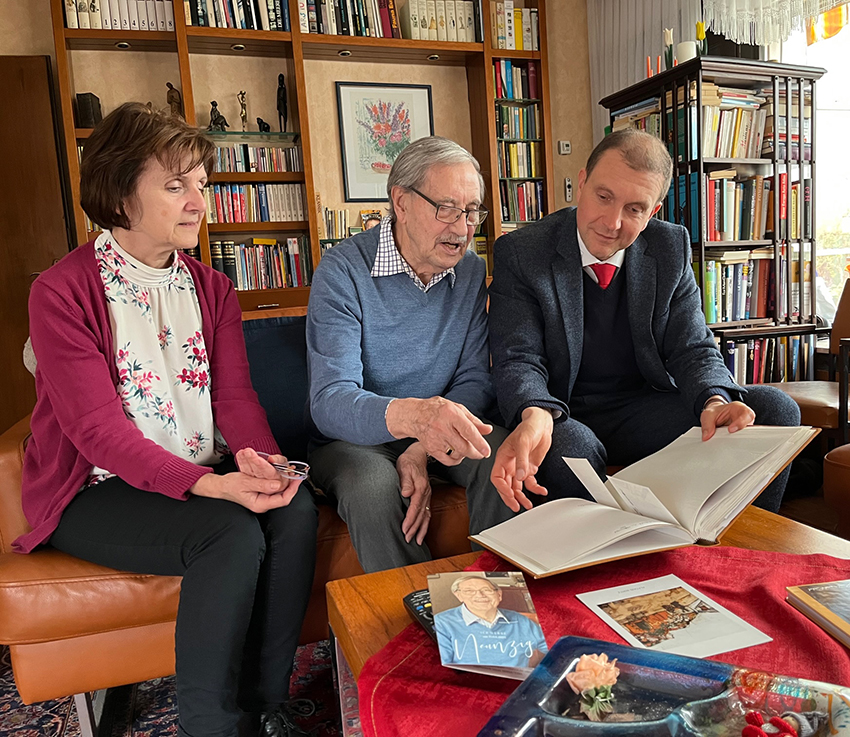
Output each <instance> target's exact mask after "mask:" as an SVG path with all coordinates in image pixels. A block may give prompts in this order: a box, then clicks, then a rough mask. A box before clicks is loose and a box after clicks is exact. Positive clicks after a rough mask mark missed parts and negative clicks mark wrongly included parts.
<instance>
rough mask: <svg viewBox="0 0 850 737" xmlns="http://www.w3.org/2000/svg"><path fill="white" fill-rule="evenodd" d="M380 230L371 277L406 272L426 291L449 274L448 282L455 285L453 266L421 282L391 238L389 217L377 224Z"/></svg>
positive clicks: (391, 231)
mask: <svg viewBox="0 0 850 737" xmlns="http://www.w3.org/2000/svg"><path fill="white" fill-rule="evenodd" d="M378 227H379V228H380V229H381V230H380V233H379V234H378V251H377V253H376V254H375V265H374V266H373V267H372V271H371V275H372V277H373V278H374V277H379V276H395V275H396V274H402V273H404V274H407V275H408V276H409V277H410V278H411V279H413V283H414V284H415V285H416V286H417V287H419V289H421V290H422V291H423V292H427V291H428V290H429V289H430V288H431V287H433V286H434V285H435V284H438V283H439V282H440V281H441V280H442V279H443V278H444V277H446V276H451V279H450V280H449V284H450V285H451V286H452V287H454V285H455V270H454V268H451V269H446V270H445V271H442V272H440V273H439V274H434V276H432V277H431V281H429V282H428V283H427V284H423V283H422V280H421V279H420V278H419V277H418V276H417V275H416V272H415V271H414V270H413V269H411V268H410V264H408V263H407V261H405V260H404V258H402V255H401V253H400V252H399V250H398V248H396V245H395V238H393V226H392V223H391V222H390V219H389V218H388V217H387V218H384V219H383V220H381V224H380V225H379V226H378Z"/></svg>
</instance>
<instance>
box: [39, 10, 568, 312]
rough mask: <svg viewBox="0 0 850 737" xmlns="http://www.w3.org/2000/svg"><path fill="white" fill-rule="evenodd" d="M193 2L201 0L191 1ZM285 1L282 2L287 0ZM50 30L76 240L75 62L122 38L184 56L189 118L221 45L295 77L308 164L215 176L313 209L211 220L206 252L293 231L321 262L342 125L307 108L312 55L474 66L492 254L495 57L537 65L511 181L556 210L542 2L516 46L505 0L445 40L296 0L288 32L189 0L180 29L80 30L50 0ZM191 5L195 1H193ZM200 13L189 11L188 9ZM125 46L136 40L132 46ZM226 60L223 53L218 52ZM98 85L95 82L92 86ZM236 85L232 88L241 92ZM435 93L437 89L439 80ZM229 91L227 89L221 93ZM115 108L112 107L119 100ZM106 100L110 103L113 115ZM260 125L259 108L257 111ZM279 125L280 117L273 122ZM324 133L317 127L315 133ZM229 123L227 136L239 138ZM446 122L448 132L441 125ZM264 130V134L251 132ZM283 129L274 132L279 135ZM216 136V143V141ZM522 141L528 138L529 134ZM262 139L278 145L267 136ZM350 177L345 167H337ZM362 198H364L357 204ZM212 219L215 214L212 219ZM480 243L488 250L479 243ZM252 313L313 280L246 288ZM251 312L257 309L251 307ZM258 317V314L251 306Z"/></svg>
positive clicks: (81, 230)
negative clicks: (328, 178) (323, 166)
mask: <svg viewBox="0 0 850 737" xmlns="http://www.w3.org/2000/svg"><path fill="white" fill-rule="evenodd" d="M193 1H194V0H193ZM286 2H287V0H284V4H286ZM50 4H51V13H52V23H53V35H54V42H55V47H56V72H57V81H58V90H59V98H60V107H61V118H62V123H63V130H62V133H63V142H64V149H65V151H64V153H65V160H66V161H65V164H66V171H67V174H68V179H69V190H70V195H71V201H72V203H73V215H74V218H73V220H74V222H73V228H72V229H73V232H74V236H75V242H74V243H72V245H73V246H76V245H77V244H81V243H85V242H86V241H88V240H90V239H91V237H92V236H93V232H92V231H90V230H88V228H87V226H86V217H85V214H84V213H83V212H82V210H81V208H80V206H79V194H80V193H79V175H80V173H79V159H78V146H79V145H82V144H83V143H84V142H85V139H86V138H87V137H88V135H89V134H90V133H91V131H90V130H89V129H83V128H77V127H76V125H75V118H74V112H73V107H72V100H73V99H74V94H75V92H77V91H80V92H82V91H89V90H77V89H75V87H74V76H73V69H72V53H71V52H73V51H78V50H79V51H87V52H91V51H104V52H115V51H116V49H120V48H125V50H126V51H128V52H133V53H135V52H140V53H148V52H158V53H159V54H166V55H170V58H171V57H173V59H174V60H176V68H177V69H178V70H179V80H177V79H173V80H171V81H172V82H174V83H175V86H177V87H178V88H179V89H180V91H181V93H182V96H183V108H184V110H185V114H186V120H187V121H188V122H189V123H190V124H192V125H199V126H205V125H206V118H201V119H200V120H199V119H198V118H199V117H200V115H199V108H198V107H196V103H195V100H196V95H197V96H198V98H199V99H201V100H206V99H207V97H206V96H205V94H204V93H205V92H206V93H209V92H210V90H207V89H202V86H201V82H200V81H199V79H198V75H199V72H198V67H200V66H202V65H203V64H204V63H206V64H209V63H210V62H204V61H203V59H202V57H204V56H209V55H215V56H217V57H231V58H232V59H233V61H230V62H229V61H228V59H227V58H222V59H221V60H220V61H221V63H224V64H227V63H231V64H237V63H239V62H237V61H236V58H237V57H238V58H246V57H262V58H264V59H268V60H276V62H279V63H281V64H285V65H286V67H285V68H286V72H287V73H286V83H287V89H288V97H289V109H290V115H289V126H290V129H292V128H294V135H293V134H290V136H289V137H288V138H287V139H286V141H281V142H280V143H281V145H286V146H296V147H297V148H298V150H299V152H300V156H299V158H300V164H301V167H300V168H301V170H300V171H280V172H266V171H264V172H258V171H228V172H217V173H216V174H215V176H214V177H213V178H212V181H213V182H215V183H218V184H223V185H230V186H232V187H233V186H242V187H246V186H247V185H251V186H256V185H259V184H296V185H299V186H300V187H301V190H302V196H303V205H304V215H305V219H298V220H286V221H272V222H218V223H209V222H207V221H206V220H205V222H204V225H203V227H202V228H201V232H200V237H199V245H200V257H201V259H202V260H203V261H204V262H205V263H207V264H212V256H211V252H210V241H211V240H213V241H216V242H221V241H237V242H238V241H240V240H246V239H248V238H250V237H252V236H258V237H265V238H269V237H274V236H277V237H279V239H280V240H281V241H283V240H284V239H286V238H290V237H302V238H303V239H304V242H305V243H306V244H308V247H309V249H310V254H309V255H310V257H311V260H312V263H313V264H317V263H318V261H319V259H320V258H321V255H322V250H323V246H324V247H327V246H328V244H327V243H324V242H323V241H322V240H320V233H323V232H324V227H323V223H321V220H322V213H321V211H320V208H317V206H316V203H317V197H316V195H317V191H316V183H315V180H316V176H315V171H314V159H315V155H314V147H315V146H321V145H322V138H323V137H326V136H328V135H334V134H333V131H332V130H330V129H329V128H328V125H327V121H326V120H318V119H317V120H311V119H310V115H309V109H308V107H309V106H308V95H309V94H310V92H309V91H308V86H307V83H306V76H305V61H306V62H308V63H309V62H311V61H313V60H321V61H332V62H334V63H335V64H337V65H338V66H339V71H338V72H337V73H336V76H337V78H338V79H345V78H346V71H345V70H346V67H345V64H346V63H347V62H349V61H354V62H364V61H366V62H374V63H378V64H387V65H394V68H398V70H399V72H401V73H402V74H403V68H404V66H405V65H408V64H419V65H429V64H434V65H442V66H448V67H462V68H464V70H465V75H466V82H467V90H468V105H469V119H470V133H471V147H470V149H471V152H472V154H473V155H474V156H475V157H476V158H477V159H478V161H479V162H480V164H481V169H482V175H483V176H484V180H485V184H486V188H487V193H486V197H485V203H484V206H485V207H486V208H487V209H488V210H490V211H491V212H492V213H493V215H492V216H491V217H490V218H488V220H487V221H486V222H485V224H484V232H483V233H482V234H481V235H482V237H483V238H485V239H486V256H487V257H488V260H489V257H490V255H491V253H492V244H493V242H494V241H495V239H496V238H498V237H499V236H500V235H501V234H502V232H503V230H505V229H507V228H510V227H516V226H515V225H514V224H512V223H511V222H509V219H507V218H506V219H502V218H501V217H500V216H499V215H500V213H501V208H500V197H499V191H500V185H501V184H502V180H501V179H500V175H499V146H500V145H503V144H504V143H505V142H504V141H500V140H498V139H499V138H500V137H502V136H499V135H497V128H496V120H495V111H496V107H495V106H496V105H497V104H498V103H497V95H496V90H495V78H494V64H496V63H499V62H500V61H502V60H510V61H511V62H512V63H513V62H518V63H519V64H520V65H521V66H522V65H528V64H534V65H535V66H536V73H537V87H538V90H539V92H538V98H537V99H535V100H534V101H533V102H532V103H531V104H533V105H534V106H535V108H536V118H537V129H536V135H535V136H534V137H533V138H534V140H533V141H529V142H528V143H533V144H534V145H535V148H536V150H537V151H538V154H537V156H538V160H537V163H536V168H535V172H534V174H535V175H536V176H535V177H534V178H529V177H525V178H521V179H514V180H512V183H513V184H523V183H524V182H526V183H527V182H533V186H534V189H535V193H536V196H537V199H538V200H539V201H540V212H541V214H545V213H547V212H549V211H550V208H551V206H552V204H551V203H553V202H554V196H553V185H554V181H553V167H552V142H551V137H550V135H549V131H550V128H551V126H550V105H549V83H548V64H547V46H546V8H545V0H526V2H525V5H526V6H527V7H528V8H529V9H531V8H533V9H534V10H535V11H536V12H535V15H536V17H537V25H538V34H539V44H538V46H539V48H538V49H537V50H534V51H532V50H516V49H500V48H498V40H497V39H493V38H492V37H491V33H490V13H491V6H492V7H493V10H495V9H496V3H495V2H491V0H476V3H475V8H476V12H477V13H479V15H478V23H479V31H480V33H479V38H482V39H483V40H481V41H478V42H469V41H466V42H459V41H442V40H433V39H428V40H421V39H420V40H412V39H407V38H375V37H367V36H343V35H332V34H319V33H305V32H303V31H302V29H301V25H300V23H299V12H298V11H299V2H298V0H288V6H287V9H288V13H289V19H290V23H289V26H290V27H289V30H283V31H281V30H274V31H260V30H247V29H234V28H220V27H216V28H212V27H206V26H194V25H191V24H189V23H187V15H186V14H185V12H184V3H183V2H181V0H174V9H175V13H174V30H173V31H119V30H98V29H82V28H76V29H73V28H66V27H65V18H64V11H63V4H64V3H63V0H50ZM190 7H191V6H190ZM190 17H191V16H190ZM127 47H128V48H127ZM215 61H216V63H218V61H219V59H216V60H215ZM93 91H94V92H95V94H97V92H98V91H97V90H93ZM235 92H236V90H227V93H228V94H230V93H235ZM434 93H435V94H439V91H438V90H436V89H435V91H434ZM224 94H225V93H224V92H222V93H221V95H224ZM110 109H111V106H110ZM108 112H109V109H105V110H104V114H106V113H108ZM250 120H251V121H252V122H251V125H253V118H251V119H250ZM229 122H230V124H231V129H230V131H233V130H235V129H238V128H239V126H240V121H239V120H238V118H237V119H235V120H234V119H232V116H229ZM269 122H270V123H271V124H272V127H273V128H276V127H277V125H276V123H277V119H276V118H275V119H274V120H270V121H269ZM313 130H315V131H316V137H315V138H314V136H313V134H312V133H313ZM230 131H229V132H228V133H227V134H226V137H231V136H234V135H235V134H234V133H232V132H230ZM438 132H439V130H438ZM254 135H260V134H254ZM275 135H278V136H279V135H280V134H274V133H272V134H271V135H270V137H271V139H274V137H275ZM217 143H218V141H217ZM523 143H525V142H523ZM260 145H271V144H269V143H266V144H260ZM340 176H341V172H340ZM352 206H353V207H356V204H355V205H352ZM213 219H215V218H213ZM477 245H479V252H480V251H481V250H483V249H482V247H481V246H480V244H477ZM237 294H238V297H239V301H240V304H241V306H242V309H243V313H247V312H251V311H254V310H287V309H293V308H300V307H303V306H305V305H306V304H307V300H308V298H309V288H308V287H288V288H282V289H280V288H268V289H257V290H238V291H237ZM246 317H249V315H246ZM250 317H253V315H251V316H250Z"/></svg>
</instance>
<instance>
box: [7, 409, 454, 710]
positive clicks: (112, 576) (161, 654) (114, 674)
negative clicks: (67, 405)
mask: <svg viewBox="0 0 850 737" xmlns="http://www.w3.org/2000/svg"><path fill="white" fill-rule="evenodd" d="M28 436H29V420H28V418H27V419H24V420H21V421H20V422H19V423H17V424H16V425H15V426H14V427H12V428H10V429H9V430H8V431H7V432H5V433H4V434H3V435H0V643H3V644H6V645H9V647H10V650H11V659H12V669H13V671H14V675H15V683H16V685H17V687H18V692H19V693H20V695H21V698H22V699H23V700H24V702H25V703H32V702H34V701H44V700H47V699H53V698H58V697H60V696H68V695H71V694H81V693H83V692H88V691H96V690H99V689H102V688H108V687H111V686H118V685H121V684H125V683H137V682H139V681H145V680H148V679H150V678H157V677H160V676H165V675H169V674H171V673H173V672H174V620H175V616H176V614H177V598H178V593H179V590H180V579H179V578H178V577H166V576H150V575H139V574H135V573H125V572H121V571H115V570H112V569H109V568H104V567H103V566H98V565H94V564H92V563H87V562H85V561H81V560H79V559H77V558H73V557H71V556H70V555H66V554H65V553H61V552H59V551H57V550H50V549H40V550H37V551H35V552H34V553H31V554H30V555H19V554H17V553H13V552H11V544H12V541H13V540H14V539H15V538H16V537H17V536H18V535H20V534H21V533H23V532H25V531H27V530H29V526H28V525H27V522H26V520H25V518H24V515H23V512H22V511H21V463H22V460H23V453H24V448H25V445H26V441H27V438H28ZM431 510H432V520H431V527H430V529H429V532H428V538H427V541H428V544H429V546H430V548H431V551H432V553H433V554H434V556H435V557H445V556H450V555H458V554H460V553H463V552H468V551H469V549H470V548H469V541H468V540H467V534H468V530H467V528H468V524H469V518H468V516H467V512H466V497H465V494H464V491H463V489H461V488H460V487H457V486H449V485H439V484H437V485H435V493H434V496H433V500H432V502H431ZM361 573H363V569H362V568H361V567H360V564H359V563H358V562H357V556H356V554H355V552H354V548H353V547H352V545H351V539H350V537H349V535H348V529H347V528H346V526H345V523H344V522H343V521H342V520H341V519H340V518H339V516H338V515H337V513H336V511H335V510H334V509H333V508H332V507H331V506H330V505H327V504H320V505H319V541H318V555H317V560H316V572H315V580H314V583H313V592H312V595H311V598H310V605H309V608H308V610H307V616H306V619H305V621H304V627H303V629H302V631H301V642H302V643H305V642H315V641H317V640H321V639H324V638H325V637H327V634H328V633H327V621H328V618H327V607H326V601H325V584H326V583H327V582H328V581H332V580H334V579H338V578H346V577H348V576H356V575H358V574H361ZM211 614H212V613H211ZM78 703H79V702H78Z"/></svg>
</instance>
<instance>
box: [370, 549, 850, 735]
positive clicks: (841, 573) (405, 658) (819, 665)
mask: <svg viewBox="0 0 850 737" xmlns="http://www.w3.org/2000/svg"><path fill="white" fill-rule="evenodd" d="M470 570H478V571H496V570H511V568H510V566H509V565H508V564H506V563H505V562H504V561H502V560H501V559H500V558H498V557H496V556H495V555H492V554H491V553H485V554H484V555H482V556H481V558H479V559H478V561H476V564H475V565H474V566H473V567H472V568H471V569H470ZM668 574H675V575H677V576H679V578H681V579H682V580H684V581H686V582H687V583H689V584H691V585H692V586H694V587H695V588H696V589H697V590H698V591H700V592H701V593H703V594H705V595H706V596H708V597H709V598H711V599H714V600H715V601H716V602H718V603H719V604H722V605H723V606H725V607H726V608H727V609H729V610H730V611H732V612H734V613H735V614H737V615H738V616H740V617H741V618H743V619H745V620H746V621H748V622H749V623H750V624H752V625H753V626H755V627H757V628H758V629H760V630H761V631H762V632H764V633H766V634H768V635H770V636H771V637H772V638H773V641H772V642H768V643H765V644H762V645H756V646H754V647H749V648H745V649H743V650H734V651H732V652H728V653H723V654H721V655H718V656H715V657H713V658H711V659H712V660H720V661H724V662H727V663H732V664H734V665H738V666H742V667H746V668H751V669H755V670H763V671H767V672H771V673H781V674H784V675H790V676H796V677H800V678H809V679H813V680H819V681H827V682H830V683H837V684H840V685H843V686H848V685H850V653H848V651H847V650H846V649H845V648H844V647H843V646H842V645H841V644H840V643H839V642H837V641H836V640H834V639H833V638H832V637H830V636H829V635H827V634H826V633H825V632H824V631H823V630H821V629H820V628H819V627H818V626H817V625H815V624H813V623H812V622H811V621H809V620H808V619H807V618H806V617H804V616H803V615H802V614H800V613H799V612H797V610H796V609H794V608H793V607H791V606H790V605H789V604H786V603H785V593H786V592H785V587H786V586H794V585H798V584H807V583H819V582H821V581H836V580H839V579H844V578H850V561H847V560H842V559H839V558H833V557H830V556H828V555H788V554H785V553H765V552H757V551H751V550H741V549H738V548H725V547H713V548H705V547H691V548H681V549H678V550H672V551H669V552H666V553H655V554H653V555H645V556H641V557H637V558H631V559H629V560H625V561H617V562H614V563H607V564H604V565H599V566H594V567H592V568H584V569H582V570H579V571H572V572H570V573H563V574H561V575H558V576H553V577H551V578H546V579H542V580H538V581H534V580H532V579H531V578H530V577H528V578H527V580H528V586H529V590H530V591H531V596H532V598H533V599H534V603H535V606H536V607H537V613H538V615H539V617H540V624H541V625H542V627H543V632H544V634H545V635H546V640H547V642H548V643H549V644H550V646H551V645H552V644H554V642H555V641H556V640H557V639H558V638H559V637H561V636H564V635H580V636H583V637H594V638H597V639H600V640H608V641H610V642H623V640H622V638H620V636H619V635H617V634H616V633H615V632H614V631H613V630H612V629H611V628H609V627H608V626H607V625H606V624H604V623H603V622H602V620H601V619H599V618H598V617H597V616H596V615H594V614H592V613H591V612H590V610H589V609H587V607H585V605H584V604H582V603H581V602H580V601H579V600H578V599H576V597H575V595H576V594H580V593H583V592H585V591H595V590H597V589H602V588H606V587H608V586H619V585H623V584H627V583H634V582H636V581H643V580H646V579H649V578H656V577H658V576H665V575H668ZM516 686H517V682H516V681H510V680H507V679H502V678H495V677H491V676H480V675H475V674H471V673H463V672H460V671H456V670H453V669H451V668H444V667H443V666H441V665H440V655H439V651H438V650H437V646H436V644H435V643H434V642H433V641H432V640H431V639H430V638H429V637H428V635H426V634H425V633H424V632H423V631H422V630H421V629H420V628H419V627H418V625H414V624H411V625H410V626H409V627H407V628H406V629H405V630H404V631H403V632H401V633H400V634H399V635H398V636H397V637H395V638H394V639H393V640H391V641H390V643H389V644H388V645H387V646H386V647H385V648H384V649H383V650H381V651H380V652H379V653H377V654H376V655H375V656H374V657H372V658H370V659H369V660H368V661H367V662H366V665H365V666H364V668H363V671H362V672H361V674H360V679H359V681H358V687H359V691H360V721H361V725H362V727H363V734H364V736H365V737H390V736H391V735H405V737H420V735H421V737H433V736H434V735H452V736H453V737H454V736H458V737H461V736H462V735H475V734H477V733H478V731H479V730H480V729H481V728H482V727H483V726H484V724H485V723H486V722H487V720H488V719H489V718H490V716H491V715H492V714H493V713H494V712H495V711H496V710H497V709H498V708H499V707H500V706H501V705H502V703H503V702H504V701H505V699H506V698H507V697H508V696H509V695H510V693H511V692H512V691H513V690H514V688H516Z"/></svg>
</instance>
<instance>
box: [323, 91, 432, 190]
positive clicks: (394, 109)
mask: <svg viewBox="0 0 850 737" xmlns="http://www.w3.org/2000/svg"><path fill="white" fill-rule="evenodd" d="M336 96H337V113H338V117H339V139H340V149H341V151H342V172H343V182H344V185H345V201H346V202H387V201H388V199H387V176H388V175H389V172H390V169H391V168H392V164H393V162H394V161H395V159H396V157H397V156H398V155H399V154H400V153H401V151H402V150H404V148H405V147H406V146H407V145H408V144H410V143H412V142H413V141H415V140H417V139H419V138H424V137H425V136H432V135H434V110H433V105H432V101H431V85H429V84H384V83H378V82H337V83H336Z"/></svg>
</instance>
